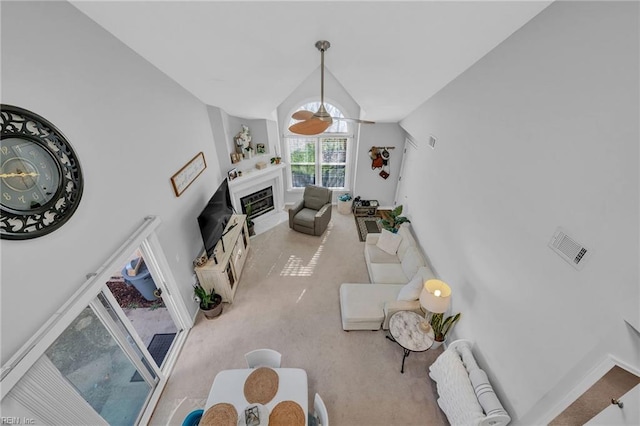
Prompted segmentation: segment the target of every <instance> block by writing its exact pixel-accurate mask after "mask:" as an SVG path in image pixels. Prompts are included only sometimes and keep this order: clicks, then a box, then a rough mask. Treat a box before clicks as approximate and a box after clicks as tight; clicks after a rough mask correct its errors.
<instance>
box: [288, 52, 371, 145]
mask: <svg viewBox="0 0 640 426" xmlns="http://www.w3.org/2000/svg"><path fill="white" fill-rule="evenodd" d="M329 47H331V43H329V42H328V41H326V40H319V41H317V42H316V48H317V49H318V50H319V51H320V73H321V74H320V108H318V111H316V112H312V111H306V110H300V111H296V112H294V113H293V114H292V115H291V118H293V119H294V120H300V121H299V122H297V123H295V124H292V125H291V126H290V127H289V130H290V131H291V132H292V133H297V134H299V135H317V134H319V133H322V132H324V131H325V130H327V129H328V128H329V126H331V124H332V123H333V120H344V121H352V122H355V123H363V124H374V122H373V121H367V120H358V119H356V118H344V117H331V115H330V114H329V113H328V112H327V110H326V108H325V107H324V52H325V51H326V50H327V49H329Z"/></svg>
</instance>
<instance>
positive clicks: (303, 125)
mask: <svg viewBox="0 0 640 426" xmlns="http://www.w3.org/2000/svg"><path fill="white" fill-rule="evenodd" d="M331 123H332V121H331V120H321V119H319V118H311V119H309V120H305V121H301V122H299V123H296V124H293V125H291V126H290V127H289V131H291V132H292V133H296V134H298V135H317V134H320V133H322V132H324V131H325V130H327V128H329V126H331Z"/></svg>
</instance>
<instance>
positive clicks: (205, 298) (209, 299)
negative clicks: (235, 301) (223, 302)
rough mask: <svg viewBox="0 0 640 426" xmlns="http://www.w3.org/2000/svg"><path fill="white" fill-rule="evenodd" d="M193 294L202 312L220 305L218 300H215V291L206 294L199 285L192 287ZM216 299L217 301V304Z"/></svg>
mask: <svg viewBox="0 0 640 426" xmlns="http://www.w3.org/2000/svg"><path fill="white" fill-rule="evenodd" d="M193 294H194V300H195V301H196V302H198V303H199V304H200V309H202V310H203V311H208V310H209V309H213V308H215V307H216V306H217V305H218V304H219V303H220V299H218V298H216V296H217V294H216V291H215V290H214V289H213V288H212V289H211V291H210V292H207V290H205V289H204V288H203V287H202V286H201V285H200V283H197V284H195V285H194V286H193ZM216 299H217V300H218V302H217V303H216Z"/></svg>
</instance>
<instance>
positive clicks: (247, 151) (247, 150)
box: [244, 146, 253, 159]
mask: <svg viewBox="0 0 640 426" xmlns="http://www.w3.org/2000/svg"><path fill="white" fill-rule="evenodd" d="M251 157H253V147H252V146H245V147H244V158H246V159H249V158H251Z"/></svg>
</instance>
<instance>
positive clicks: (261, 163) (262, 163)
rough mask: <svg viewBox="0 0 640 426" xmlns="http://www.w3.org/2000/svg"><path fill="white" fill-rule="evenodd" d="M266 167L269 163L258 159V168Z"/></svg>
mask: <svg viewBox="0 0 640 426" xmlns="http://www.w3.org/2000/svg"><path fill="white" fill-rule="evenodd" d="M266 167H267V163H265V162H264V161H258V162H257V163H256V169H258V170H262V169H264V168H266Z"/></svg>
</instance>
